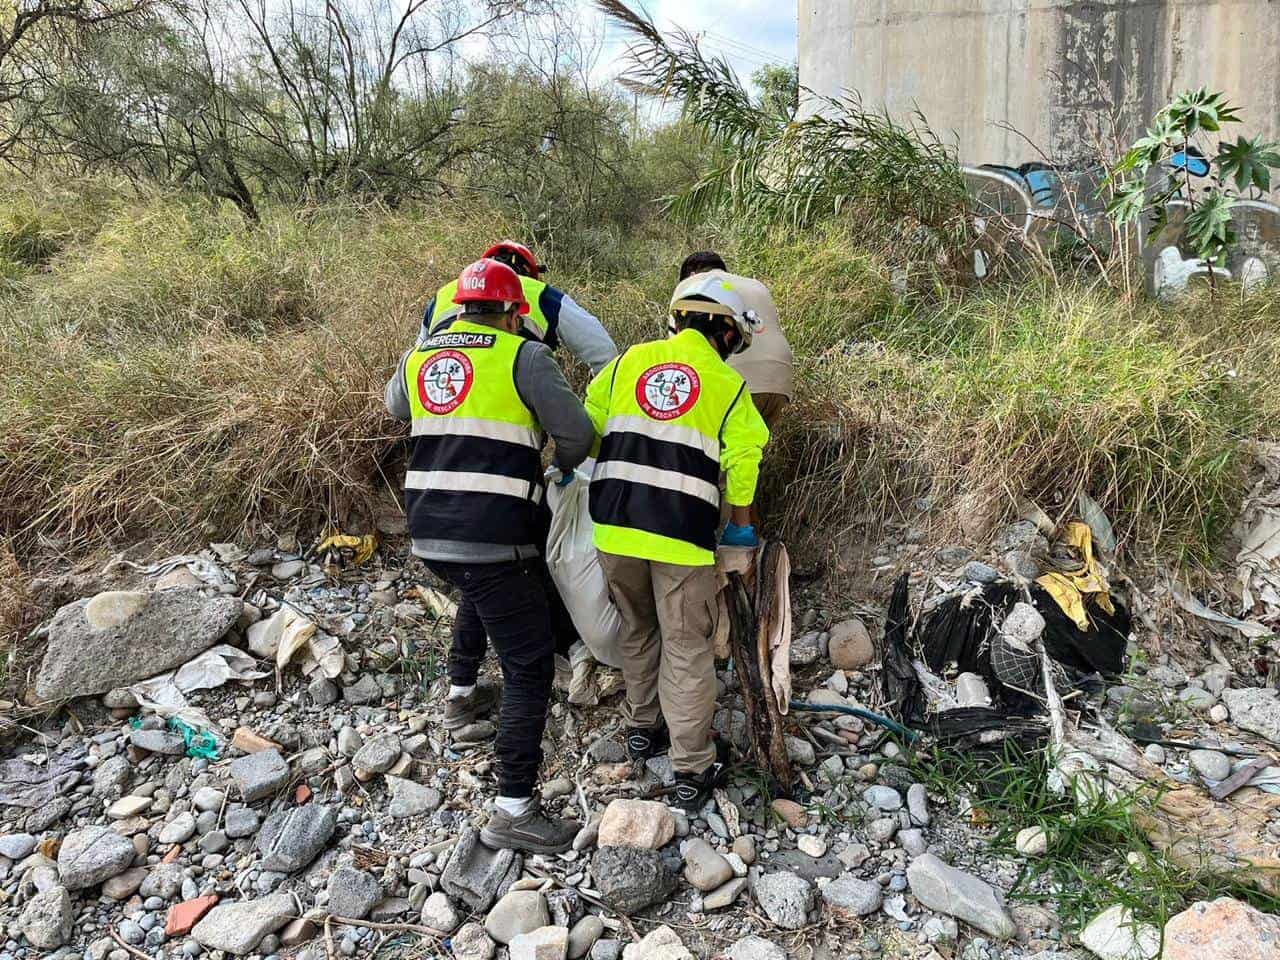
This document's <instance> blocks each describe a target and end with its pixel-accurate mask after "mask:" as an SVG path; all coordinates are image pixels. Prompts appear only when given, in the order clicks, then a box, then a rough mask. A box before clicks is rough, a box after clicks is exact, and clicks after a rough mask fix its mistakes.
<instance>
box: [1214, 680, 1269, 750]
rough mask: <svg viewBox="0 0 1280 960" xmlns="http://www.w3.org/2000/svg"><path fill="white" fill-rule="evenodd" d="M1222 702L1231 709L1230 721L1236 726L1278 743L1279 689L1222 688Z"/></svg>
mask: <svg viewBox="0 0 1280 960" xmlns="http://www.w3.org/2000/svg"><path fill="white" fill-rule="evenodd" d="M1222 702H1223V703H1225V704H1226V705H1227V709H1228V710H1230V711H1231V722H1232V723H1234V724H1235V725H1236V726H1237V727H1240V728H1241V729H1243V730H1248V731H1249V732H1250V733H1256V734H1258V736H1260V737H1266V738H1267V739H1268V740H1270V741H1271V742H1272V743H1276V744H1280V690H1269V689H1264V688H1262V687H1245V688H1244V689H1243V690H1223V691H1222Z"/></svg>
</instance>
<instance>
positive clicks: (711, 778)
mask: <svg viewBox="0 0 1280 960" xmlns="http://www.w3.org/2000/svg"><path fill="white" fill-rule="evenodd" d="M728 778H729V748H728V746H727V745H726V744H724V743H723V742H722V741H719V740H717V741H716V758H715V760H713V761H712V762H711V766H709V767H707V769H705V770H703V771H702V772H701V773H677V774H676V783H675V786H673V787H672V788H671V793H670V794H669V799H668V801H667V802H668V803H669V804H670V805H671V806H673V807H677V808H678V809H680V810H683V811H684V812H685V813H687V814H689V815H690V816H694V815H696V814H697V813H698V812H699V811H700V810H701V809H702V808H703V806H704V805H705V804H706V802H707V801H708V800H710V799H711V793H712V791H713V790H715V789H716V788H717V787H720V786H723V785H724V782H725V781H726V780H727V779H728Z"/></svg>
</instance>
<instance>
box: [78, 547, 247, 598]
mask: <svg viewBox="0 0 1280 960" xmlns="http://www.w3.org/2000/svg"><path fill="white" fill-rule="evenodd" d="M122 567H127V568H129V569H131V570H137V571H138V572H139V573H141V574H142V575H143V576H145V577H148V578H150V579H158V578H160V577H163V576H164V575H165V574H167V573H170V572H172V571H174V570H177V569H178V568H179V567H185V568H186V569H187V571H188V572H189V573H190V574H191V575H192V576H193V577H195V578H196V579H197V580H200V581H201V582H203V583H205V584H206V585H208V586H210V587H217V588H219V589H222V588H224V587H225V588H232V587H235V585H236V577H235V574H234V573H232V572H231V571H230V570H227V569H226V568H224V567H222V566H221V565H220V564H218V563H216V562H214V561H213V560H211V559H209V558H208V557H201V556H196V555H194V554H179V555H177V556H173V557H167V558H166V559H164V560H159V561H157V562H156V563H150V564H141V563H134V562H133V561H132V560H125V559H124V558H123V557H116V558H114V559H113V560H111V561H110V562H109V563H108V564H107V565H106V566H105V567H103V568H102V574H103V576H109V575H111V574H114V573H116V572H117V571H118V570H119V569H120V568H122Z"/></svg>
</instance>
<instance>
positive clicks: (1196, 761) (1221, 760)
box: [1189, 750, 1231, 783]
mask: <svg viewBox="0 0 1280 960" xmlns="http://www.w3.org/2000/svg"><path fill="white" fill-rule="evenodd" d="M1189 759H1190V760H1191V766H1193V767H1195V769H1196V773H1198V774H1200V776H1202V777H1204V778H1205V779H1206V780H1212V781H1214V782H1215V783H1217V782H1218V781H1219V780H1225V779H1227V777H1229V776H1231V761H1230V760H1228V759H1227V757H1226V755H1225V754H1222V753H1219V752H1218V751H1217V750H1192V751H1191V754H1190V756H1189Z"/></svg>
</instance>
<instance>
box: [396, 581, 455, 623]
mask: <svg viewBox="0 0 1280 960" xmlns="http://www.w3.org/2000/svg"><path fill="white" fill-rule="evenodd" d="M405 596H406V597H417V598H418V600H420V601H421V602H422V605H423V606H424V607H426V608H427V610H428V612H430V614H431V615H432V616H433V617H436V618H437V619H444V620H453V619H455V618H456V617H457V616H458V605H457V604H456V603H454V602H453V601H452V600H450V599H449V598H448V597H447V596H445V595H444V594H443V593H441V592H440V591H439V590H436V589H434V588H432V587H424V586H421V585H417V586H413V587H410V588H409V589H408V590H406V591H405Z"/></svg>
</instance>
